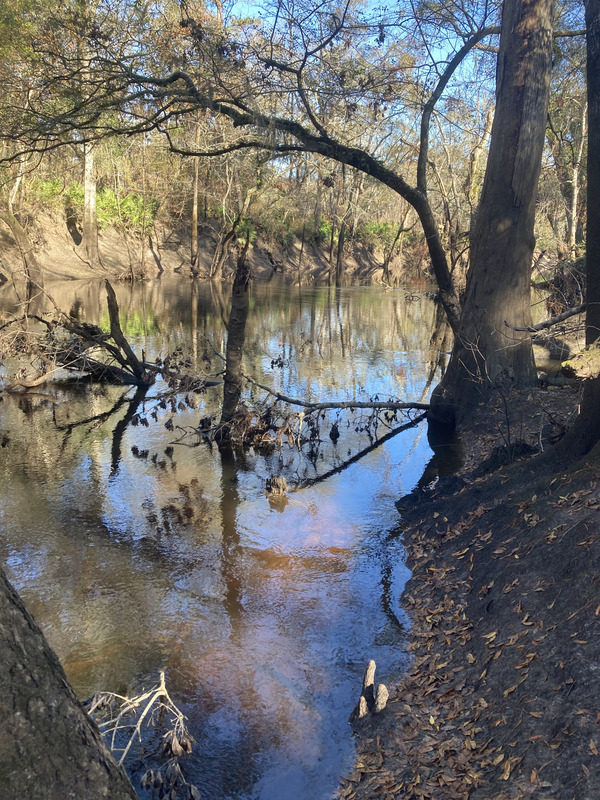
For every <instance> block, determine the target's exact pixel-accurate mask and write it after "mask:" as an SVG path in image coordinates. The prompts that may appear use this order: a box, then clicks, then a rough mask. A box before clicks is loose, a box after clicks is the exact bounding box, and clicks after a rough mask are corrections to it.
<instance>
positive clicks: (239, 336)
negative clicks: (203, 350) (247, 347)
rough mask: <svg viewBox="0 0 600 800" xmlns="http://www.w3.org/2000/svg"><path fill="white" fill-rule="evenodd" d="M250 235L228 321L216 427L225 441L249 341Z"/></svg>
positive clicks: (221, 438) (241, 256)
mask: <svg viewBox="0 0 600 800" xmlns="http://www.w3.org/2000/svg"><path fill="white" fill-rule="evenodd" d="M249 244H250V239H249V237H247V238H246V243H245V245H244V249H243V251H242V253H241V255H240V257H239V259H238V263H237V270H236V273H235V279H234V281H233V290H232V294H231V312H230V314H229V324H228V325H227V348H226V351H225V380H224V384H223V407H222V410H221V421H220V423H219V429H218V431H217V436H216V438H217V441H219V442H220V443H226V442H228V441H229V438H230V423H231V421H232V420H233V418H234V416H235V412H236V410H237V407H238V403H239V402H240V397H241V395H242V382H243V376H242V356H243V352H244V342H245V341H246V320H247V319H248V310H249V307H250V266H249V264H248V263H247V261H246V255H247V253H248V246H249Z"/></svg>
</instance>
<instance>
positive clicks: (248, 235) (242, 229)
mask: <svg viewBox="0 0 600 800" xmlns="http://www.w3.org/2000/svg"><path fill="white" fill-rule="evenodd" d="M237 238H238V241H241V242H245V241H246V239H249V241H250V244H252V243H253V242H254V241H255V240H256V228H255V227H254V225H253V224H252V222H251V221H250V220H249V219H248V218H247V217H244V218H243V219H242V220H241V221H240V224H239V225H238V236H237Z"/></svg>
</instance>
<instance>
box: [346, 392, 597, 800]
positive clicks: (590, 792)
mask: <svg viewBox="0 0 600 800" xmlns="http://www.w3.org/2000/svg"><path fill="white" fill-rule="evenodd" d="M505 401H506V398H498V401H497V402H496V403H493V404H491V406H489V407H486V408H480V409H479V410H478V412H477V414H476V415H475V419H474V420H473V427H472V429H470V431H469V433H468V434H466V435H465V436H464V437H463V440H464V443H465V450H466V453H465V465H464V467H463V470H462V471H461V473H460V474H459V475H458V476H455V477H453V478H449V479H446V480H444V479H442V480H440V481H439V482H438V483H437V484H436V485H435V486H434V487H433V488H430V489H428V490H426V491H421V492H419V493H418V494H416V495H413V496H410V497H407V498H404V499H403V501H401V502H400V504H399V505H400V506H401V514H402V520H403V522H402V527H403V531H402V536H403V538H404V542H405V545H406V549H407V553H408V564H409V566H410V567H411V569H412V571H413V575H412V578H411V579H410V581H409V583H408V584H407V587H406V590H405V593H404V596H403V603H404V605H405V607H406V609H407V611H408V613H409V616H410V618H411V621H412V628H411V630H410V632H409V641H410V644H409V651H410V654H411V656H412V664H411V667H410V669H409V671H408V673H407V674H406V676H405V678H404V679H403V681H402V682H401V683H400V684H399V685H398V686H394V687H390V688H391V698H390V702H389V703H388V707H387V709H386V710H385V711H384V712H383V713H382V714H381V715H379V716H377V717H369V718H368V719H367V721H366V722H364V723H362V724H361V726H360V728H359V729H358V731H357V735H358V738H359V743H358V757H357V761H356V764H355V768H354V771H353V773H352V774H351V775H348V776H346V777H345V778H344V779H343V781H342V787H341V789H340V792H339V796H340V797H342V798H345V799H346V800H366V798H400V797H410V798H413V797H414V798H431V800H458V798H461V800H462V798H467V797H468V798H471V799H472V800H509V799H510V800H513V799H514V798H536V800H570V799H571V798H574V800H592V798H594V799H595V798H597V797H599V796H600V769H599V767H600V756H599V751H600V706H599V704H598V699H597V685H596V682H597V671H598V664H600V636H598V624H599V621H600V577H599V576H600V569H599V568H600V557H599V555H600V526H599V524H598V523H599V516H598V513H599V511H600V455H599V454H598V453H597V452H595V451H594V452H592V453H591V454H590V457H588V458H587V459H586V460H585V461H584V462H582V463H580V464H579V465H578V467H577V468H576V469H574V470H572V471H569V472H566V471H563V470H561V468H560V465H559V464H556V463H555V462H554V461H553V459H552V457H551V455H550V456H549V453H551V447H550V443H549V439H550V438H551V437H552V435H553V433H552V432H553V430H554V435H555V434H556V426H558V427H561V426H563V425H564V424H568V421H569V420H570V419H572V417H573V414H574V413H575V411H576V406H577V401H578V390H577V389H576V388H573V387H564V388H551V389H548V388H546V389H540V390H537V391H535V392H527V393H520V394H515V395H513V396H511V397H510V398H508V403H507V402H505ZM507 424H509V425H512V428H513V431H517V430H518V431H519V432H520V436H521V439H522V440H523V441H524V442H528V443H529V444H530V445H531V447H532V449H533V451H534V452H535V447H536V446H537V449H539V447H540V445H541V446H542V447H543V448H544V454H543V460H542V462H540V460H539V458H538V459H536V457H535V456H534V457H530V458H527V459H523V460H517V461H514V462H513V463H507V464H504V465H501V461H502V459H501V458H500V457H499V455H498V452H499V451H501V450H502V447H503V446H505V444H506V425H507ZM540 432H542V433H540ZM544 437H545V438H546V441H544ZM536 442H537V445H536ZM494 448H496V455H495V459H492V460H491V461H488V466H487V468H486V469H484V470H481V469H480V470H477V468H476V467H477V465H478V464H481V463H482V462H484V461H485V460H486V458H488V457H489V456H490V454H491V452H492V450H494ZM378 678H379V680H381V681H383V682H385V676H383V675H379V676H378Z"/></svg>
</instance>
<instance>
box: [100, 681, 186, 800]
mask: <svg viewBox="0 0 600 800" xmlns="http://www.w3.org/2000/svg"><path fill="white" fill-rule="evenodd" d="M85 705H86V706H87V711H88V714H90V716H93V717H94V718H95V719H96V723H97V725H98V727H99V728H100V730H101V732H102V734H103V735H104V737H105V739H106V741H107V743H108V745H109V747H110V749H111V750H112V752H113V754H114V756H115V758H118V762H119V765H121V766H122V765H123V763H124V762H125V759H126V758H127V755H128V754H129V752H130V750H131V747H132V745H133V744H134V743H135V742H136V741H138V742H139V744H140V746H142V748H143V746H144V738H145V737H144V734H143V732H144V729H145V728H146V729H147V728H149V727H157V725H158V724H160V726H161V728H162V729H163V730H164V731H165V732H164V733H163V734H162V745H161V752H162V755H163V756H164V757H165V758H166V759H167V761H166V764H164V765H163V766H162V767H160V768H156V769H149V770H147V771H146V772H145V773H144V774H143V775H142V778H141V781H140V783H141V786H142V788H143V789H149V788H153V789H154V790H156V789H158V790H159V792H158V794H159V795H160V796H161V797H166V796H167V795H168V797H174V798H178V797H180V795H179V790H181V791H182V795H181V797H182V798H183V797H185V798H190V797H191V798H199V797H200V793H199V792H198V789H197V788H196V787H195V786H193V785H192V784H189V783H188V782H187V781H186V780H185V778H184V775H183V773H182V771H181V768H180V766H179V759H180V758H181V757H182V756H183V755H185V754H186V753H188V754H189V753H191V752H192V742H193V741H194V740H193V738H192V736H191V734H190V732H189V730H188V728H187V725H186V717H185V716H184V715H183V713H182V712H181V711H180V710H179V708H178V707H177V706H176V705H175V703H174V702H173V700H172V699H171V697H170V695H169V692H168V690H167V687H166V685H165V673H164V672H161V673H160V680H159V683H158V686H153V687H152V688H151V689H149V690H148V691H146V692H143V693H142V694H140V695H138V696H137V697H132V698H130V697H123V696H121V695H118V694H114V693H113V692H100V693H98V694H96V695H95V696H94V697H92V698H91V699H90V700H88V701H87V703H86V704H85ZM106 717H107V718H106ZM122 739H123V740H124V741H125V744H122V743H121V744H120V741H121V740H122ZM143 749H144V748H143ZM153 796H154V792H153Z"/></svg>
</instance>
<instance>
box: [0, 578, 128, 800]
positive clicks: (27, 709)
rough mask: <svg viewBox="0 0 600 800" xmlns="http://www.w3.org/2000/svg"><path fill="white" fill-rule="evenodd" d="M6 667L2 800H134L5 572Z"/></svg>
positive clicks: (0, 627) (2, 624)
mask: <svg viewBox="0 0 600 800" xmlns="http://www.w3.org/2000/svg"><path fill="white" fill-rule="evenodd" d="M0 660H1V662H2V666H3V679H2V682H1V684H0V714H1V715H2V731H3V732H2V734H0V784H1V785H2V797H5V798H15V799H16V798H32V800H33V799H34V798H44V800H96V799H97V800H100V798H111V800H126V799H127V800H134V798H136V793H135V791H134V789H133V787H132V785H131V784H130V782H129V780H128V778H127V776H126V775H125V773H124V772H123V770H122V769H121V768H120V767H118V766H117V764H116V762H115V761H114V759H113V757H112V755H111V753H110V751H109V749H108V747H107V746H106V745H105V743H104V741H103V739H102V737H101V735H100V732H99V731H98V729H97V727H96V725H95V724H94V722H93V721H92V720H91V719H90V718H89V716H88V715H87V714H86V713H85V712H84V710H83V709H82V708H81V705H80V704H79V702H78V700H77V698H76V697H75V694H74V692H73V690H72V689H71V687H70V686H69V684H68V682H67V679H66V677H65V674H64V672H63V669H62V667H61V665H60V663H59V661H58V659H57V657H56V655H55V654H54V652H53V651H52V650H51V648H50V646H49V644H48V643H47V641H46V639H45V638H44V635H43V633H42V632H41V630H40V629H39V628H38V626H37V625H36V623H35V622H34V620H33V618H32V617H31V615H30V614H29V613H28V611H27V609H26V608H25V606H24V605H23V602H22V600H21V598H20V597H19V595H18V594H17V592H16V591H15V589H14V588H13V587H12V586H11V584H10V583H9V582H8V580H7V579H6V576H5V574H4V572H3V570H2V569H1V568H0Z"/></svg>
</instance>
